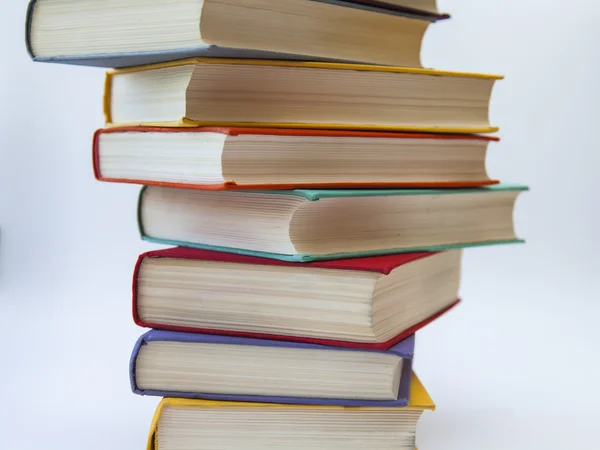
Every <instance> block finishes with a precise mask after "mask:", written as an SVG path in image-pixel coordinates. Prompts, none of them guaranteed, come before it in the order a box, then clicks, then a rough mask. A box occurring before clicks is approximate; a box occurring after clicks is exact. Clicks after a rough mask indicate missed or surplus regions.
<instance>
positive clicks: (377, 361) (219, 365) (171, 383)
mask: <svg viewBox="0 0 600 450" xmlns="http://www.w3.org/2000/svg"><path fill="white" fill-rule="evenodd" d="M413 355H414V335H413V336H410V337H408V338H407V339H405V340H403V341H401V342H399V343H398V344H396V345H394V346H393V347H391V348H390V349H389V350H385V351H379V350H372V351H368V350H355V349H348V348H340V347H330V346H324V345H315V344H303V343H295V342H285V341H272V340H265V339H248V338H236V337H226V336H214V335H204V334H193V333H174V332H169V331H157V330H153V331H149V332H148V333H146V334H144V335H143V336H142V337H141V338H140V339H139V340H138V342H137V344H136V346H135V348H134V351H133V354H132V356H131V364H130V377H131V387H132V390H133V391H134V392H135V393H136V394H141V395H154V396H161V397H178V398H201V399H205V400H227V401H240V402H263V403H282V404H304V405H339V406H389V407H400V406H406V405H407V404H408V394H409V391H410V382H411V375H412V358H413Z"/></svg>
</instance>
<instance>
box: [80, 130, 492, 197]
mask: <svg viewBox="0 0 600 450" xmlns="http://www.w3.org/2000/svg"><path fill="white" fill-rule="evenodd" d="M129 132H135V133H222V134H225V135H227V136H238V135H242V134H249V135H264V136H323V137H357V138H361V137H362V138H378V139H379V138H381V139H393V138H404V139H446V140H482V141H493V142H495V141H499V139H498V138H497V137H491V136H476V135H457V134H416V133H386V132H369V131H362V132H361V131H334V130H304V129H285V128H233V127H198V128H168V127H113V128H104V129H100V130H97V131H96V133H95V134H94V139H93V149H92V160H93V165H94V175H95V177H96V179H97V180H99V181H106V182H116V183H130V184H143V185H149V186H163V187H173V188H185V189H202V190H216V191H220V190H239V189H278V190H281V189H295V188H297V187H298V186H295V185H285V184H269V185H260V184H256V185H249V184H244V185H238V184H237V183H236V182H235V180H228V181H226V182H225V183H217V184H197V185H193V184H185V183H171V182H162V181H152V180H137V179H126V178H110V177H105V176H103V175H102V172H101V170H100V156H99V144H100V137H101V136H102V135H103V134H112V133H129ZM498 183H499V181H497V180H479V181H464V182H462V181H461V182H447V183H436V182H423V183H417V182H411V183H343V187H344V188H392V187H396V188H398V187H411V188H417V187H422V188H428V187H429V188H435V187H478V186H485V185H492V184H498ZM336 186H337V187H341V184H340V183H338V184H327V183H325V184H319V183H315V184H312V185H311V188H335V187H336Z"/></svg>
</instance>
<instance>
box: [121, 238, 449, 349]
mask: <svg viewBox="0 0 600 450" xmlns="http://www.w3.org/2000/svg"><path fill="white" fill-rule="evenodd" d="M434 254H435V253H427V252H422V253H403V254H397V255H384V256H372V257H366V258H353V259H340V260H333V261H316V262H309V263H294V262H286V261H279V260H274V259H269V258H260V257H255V256H243V255H236V254H232V253H222V252H214V251H210V250H198V249H192V248H184V247H176V248H170V249H166V250H157V251H151V252H147V253H144V254H142V255H140V256H139V258H138V260H137V263H136V266H135V270H134V274H133V286H132V291H133V292H132V294H133V305H132V306H133V319H134V321H135V323H136V324H137V325H139V326H141V327H144V328H154V329H158V330H169V331H181V332H188V333H203V334H217V335H223V336H238V337H248V338H255V339H270V340H280V341H291V342H305V343H311V344H321V345H330V346H335V347H347V348H356V349H370V350H387V349H389V348H391V347H393V346H394V345H396V344H397V343H398V342H400V341H402V340H404V339H406V338H407V337H408V336H410V335H412V334H414V333H415V332H416V331H417V330H419V329H421V328H423V327H424V326H426V325H428V324H429V323H431V322H433V321H434V320H435V319H437V318H438V317H440V316H441V315H443V314H444V313H446V312H447V311H449V310H450V309H452V308H454V307H455V306H456V305H457V304H458V303H460V299H457V300H456V302H454V303H453V304H451V305H450V306H449V307H447V308H445V309H443V310H441V311H438V312H437V313H435V314H434V315H433V316H431V317H428V318H427V319H425V320H424V321H422V322H420V323H418V324H417V325H414V326H413V327H411V328H409V329H407V330H405V331H404V332H402V333H400V334H399V335H397V336H395V337H394V338H392V339H390V340H389V341H387V342H379V343H365V342H351V341H338V340H330V339H316V338H309V337H306V338H305V337H299V336H285V335H274V334H260V333H247V332H237V331H227V330H217V329H205V328H190V327H183V326H172V325H165V324H160V323H147V322H144V321H143V320H142V319H141V318H140V316H139V314H138V307H137V285H138V276H139V272H140V267H141V265H142V262H143V261H144V259H146V258H173V259H192V260H202V261H218V262H231V263H239V264H255V265H270V266H290V267H291V266H293V267H311V268H320V269H337V270H356V271H362V272H377V273H381V274H384V275H387V274H389V273H390V272H391V271H392V270H393V269H395V268H396V267H399V266H402V265H404V264H408V263H410V262H413V261H416V260H418V259H422V258H427V257H428V256H431V255H434Z"/></svg>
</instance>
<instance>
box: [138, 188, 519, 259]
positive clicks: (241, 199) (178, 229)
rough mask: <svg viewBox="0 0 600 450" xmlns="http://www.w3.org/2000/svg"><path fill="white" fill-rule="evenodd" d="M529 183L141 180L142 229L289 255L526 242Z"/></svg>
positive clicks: (157, 236)
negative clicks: (187, 184)
mask: <svg viewBox="0 0 600 450" xmlns="http://www.w3.org/2000/svg"><path fill="white" fill-rule="evenodd" d="M524 190H527V188H526V187H524V186H512V185H503V184H499V185H494V186H486V187H481V188H473V189H438V190H436V189H396V190H386V189H378V190H367V189H365V190H309V189H296V190H291V191H201V190H192V189H174V188H166V187H158V186H149V187H144V188H142V190H141V193H140V198H139V204H138V220H139V227H140V232H141V235H142V238H143V239H145V240H147V241H150V242H155V243H160V244H166V245H176V246H183V247H195V248H203V249H209V250H218V251H228V252H232V253H240V254H249V255H258V256H266V257H270V258H276V259H282V260H287V261H314V260H321V259H336V258H349V257H357V256H369V255H383V254H393V253H407V252H414V251H438V250H447V249H453V248H463V247H473V246H482V245H493V244H504V243H514V242H522V241H521V240H520V239H519V238H517V236H516V234H515V230H514V223H513V210H514V207H515V202H516V200H517V197H518V196H519V194H520V193H521V192H522V191H524Z"/></svg>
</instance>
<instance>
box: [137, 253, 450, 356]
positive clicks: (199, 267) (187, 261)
mask: <svg viewBox="0 0 600 450" xmlns="http://www.w3.org/2000/svg"><path fill="white" fill-rule="evenodd" d="M461 256H462V252H461V251H460V250H453V251H448V252H441V253H409V254H397V255H388V256H375V257H368V258H353V259H338V260H333V261H317V262H311V263H293V262H284V261H279V260H276V259H271V258H259V257H254V256H242V255H237V254H234V253H224V252H213V251H207V250H197V249H190V248H172V249H167V250H159V251H153V252H148V253H144V254H142V255H140V257H139V258H138V262H137V264H136V267H135V271H134V276H133V316H134V320H135V322H136V323H137V324H138V325H140V326H142V327H146V328H155V329H162V330H171V331H183V332H193V333H203V334H218V335H223V336H240V337H250V338H259V339H269V340H278V341H291V342H302V343H310V344H321V345H327V346H332V347H347V348H361V349H374V350H375V349H376V350H387V349H389V348H391V347H393V346H394V345H395V344H397V343H398V342H400V341H401V340H403V339H406V338H407V337H409V336H410V335H411V334H414V333H415V332H416V331H417V330H419V329H421V328H422V327H424V326H425V325H427V324H429V323H430V322H431V321H433V320H434V319H436V318H438V317H439V316H441V315H442V314H443V313H445V312H446V311H448V310H449V309H450V308H452V307H453V306H455V305H456V304H457V303H458V300H457V297H458V291H459V284H460V271H461Z"/></svg>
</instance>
